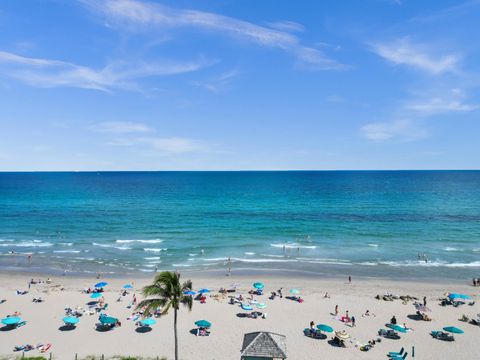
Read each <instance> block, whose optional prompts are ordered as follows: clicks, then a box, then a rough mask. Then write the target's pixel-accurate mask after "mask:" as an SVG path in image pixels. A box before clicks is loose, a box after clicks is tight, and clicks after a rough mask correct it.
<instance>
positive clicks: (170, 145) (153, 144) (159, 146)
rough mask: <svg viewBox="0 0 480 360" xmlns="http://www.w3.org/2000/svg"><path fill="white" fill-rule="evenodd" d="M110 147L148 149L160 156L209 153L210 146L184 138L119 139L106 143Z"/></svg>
mask: <svg viewBox="0 0 480 360" xmlns="http://www.w3.org/2000/svg"><path fill="white" fill-rule="evenodd" d="M106 145H110V146H122V147H133V148H135V149H137V150H139V149H148V150H151V151H154V152H155V153H158V154H165V155H168V154H184V153H196V152H205V151H208V148H209V147H208V146H207V145H206V144H205V143H203V142H201V141H198V140H195V139H189V138H184V137H155V136H151V137H130V138H117V139H113V140H110V141H108V142H107V143H106Z"/></svg>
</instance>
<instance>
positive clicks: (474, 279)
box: [472, 278, 480, 286]
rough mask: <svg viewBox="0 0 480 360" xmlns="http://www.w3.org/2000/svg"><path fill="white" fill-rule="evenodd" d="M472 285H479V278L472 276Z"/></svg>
mask: <svg viewBox="0 0 480 360" xmlns="http://www.w3.org/2000/svg"><path fill="white" fill-rule="evenodd" d="M472 282H473V286H480V278H473V280H472Z"/></svg>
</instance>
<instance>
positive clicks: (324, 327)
mask: <svg viewBox="0 0 480 360" xmlns="http://www.w3.org/2000/svg"><path fill="white" fill-rule="evenodd" d="M317 329H318V330H320V331H325V332H328V333H331V332H333V328H332V327H331V326H328V325H325V324H319V325H317Z"/></svg>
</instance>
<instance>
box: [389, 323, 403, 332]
mask: <svg viewBox="0 0 480 360" xmlns="http://www.w3.org/2000/svg"><path fill="white" fill-rule="evenodd" d="M390 329H392V330H395V331H398V332H401V333H406V332H407V329H405V328H404V327H403V326H400V325H397V324H394V325H390Z"/></svg>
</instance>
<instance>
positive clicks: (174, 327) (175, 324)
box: [173, 309, 178, 360]
mask: <svg viewBox="0 0 480 360" xmlns="http://www.w3.org/2000/svg"><path fill="white" fill-rule="evenodd" d="M173 332H174V333H175V360H178V337H177V309H174V310H173Z"/></svg>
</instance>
